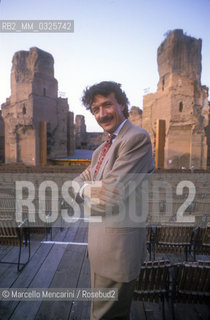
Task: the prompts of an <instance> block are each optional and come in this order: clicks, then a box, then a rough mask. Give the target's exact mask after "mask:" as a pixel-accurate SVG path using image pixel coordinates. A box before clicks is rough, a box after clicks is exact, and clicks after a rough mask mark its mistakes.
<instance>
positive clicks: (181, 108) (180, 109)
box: [179, 102, 183, 112]
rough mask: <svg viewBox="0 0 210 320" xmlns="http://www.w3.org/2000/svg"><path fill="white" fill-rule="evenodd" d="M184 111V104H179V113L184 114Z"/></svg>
mask: <svg viewBox="0 0 210 320" xmlns="http://www.w3.org/2000/svg"><path fill="white" fill-rule="evenodd" d="M182 111H183V103H182V102H180V103H179V112H182Z"/></svg>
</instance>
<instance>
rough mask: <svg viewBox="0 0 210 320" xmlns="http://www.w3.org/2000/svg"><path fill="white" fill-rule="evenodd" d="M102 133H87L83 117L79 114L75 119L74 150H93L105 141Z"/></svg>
mask: <svg viewBox="0 0 210 320" xmlns="http://www.w3.org/2000/svg"><path fill="white" fill-rule="evenodd" d="M106 136H107V135H106V134H104V133H103V132H87V131H86V124H85V117H84V116H83V115H81V114H78V115H76V117H75V145H76V149H89V150H95V149H96V148H97V147H98V146H99V145H100V144H101V143H102V142H104V141H105V140H106Z"/></svg>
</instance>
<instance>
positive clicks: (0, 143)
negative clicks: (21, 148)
mask: <svg viewBox="0 0 210 320" xmlns="http://www.w3.org/2000/svg"><path fill="white" fill-rule="evenodd" d="M0 162H4V120H3V118H2V115H1V110H0Z"/></svg>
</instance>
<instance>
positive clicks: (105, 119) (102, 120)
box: [98, 116, 113, 123]
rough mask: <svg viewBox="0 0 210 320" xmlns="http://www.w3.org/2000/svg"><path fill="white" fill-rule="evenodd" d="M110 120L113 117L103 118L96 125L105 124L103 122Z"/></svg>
mask: <svg viewBox="0 0 210 320" xmlns="http://www.w3.org/2000/svg"><path fill="white" fill-rule="evenodd" d="M112 119H113V116H107V117H103V118H101V119H100V120H99V121H98V123H105V122H108V121H111V120H112Z"/></svg>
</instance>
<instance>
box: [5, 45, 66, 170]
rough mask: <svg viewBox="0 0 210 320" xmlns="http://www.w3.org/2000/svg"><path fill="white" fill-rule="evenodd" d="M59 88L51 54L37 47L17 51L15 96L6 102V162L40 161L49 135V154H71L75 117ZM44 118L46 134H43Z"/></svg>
mask: <svg viewBox="0 0 210 320" xmlns="http://www.w3.org/2000/svg"><path fill="white" fill-rule="evenodd" d="M57 91H58V83H57V80H56V79H55V78H54V59H53V57H52V55H51V54H49V53H47V52H45V51H42V50H40V49H38V48H36V47H34V48H30V50H29V51H19V52H16V53H15V54H14V56H13V60H12V72H11V96H10V98H9V99H7V100H6V102H5V103H4V104H3V105H2V115H3V118H4V122H5V162H6V163H10V162H24V163H25V164H28V165H39V164H40V153H41V147H40V146H41V144H40V140H41V138H45V137H46V139H47V157H48V158H54V157H58V156H67V148H68V149H70V147H68V144H69V141H68V140H69V139H70V138H69V136H70V134H69V131H70V129H69V124H68V121H70V118H71V117H70V116H69V106H68V101H67V99H62V98H58V96H57ZM43 122H45V123H46V126H45V128H46V132H45V137H41V136H40V135H41V133H40V127H41V123H43ZM42 133H43V132H42Z"/></svg>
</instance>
